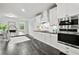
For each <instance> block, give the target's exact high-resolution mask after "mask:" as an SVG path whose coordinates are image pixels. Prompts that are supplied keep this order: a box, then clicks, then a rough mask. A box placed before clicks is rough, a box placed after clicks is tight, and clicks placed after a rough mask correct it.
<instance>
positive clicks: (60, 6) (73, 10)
mask: <svg viewBox="0 0 79 59" xmlns="http://www.w3.org/2000/svg"><path fill="white" fill-rule="evenodd" d="M75 14H79V4H78V3H57V17H58V18H61V17H65V16H67V15H68V16H71V15H75Z"/></svg>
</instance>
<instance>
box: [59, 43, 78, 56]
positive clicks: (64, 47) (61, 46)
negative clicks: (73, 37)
mask: <svg viewBox="0 0 79 59" xmlns="http://www.w3.org/2000/svg"><path fill="white" fill-rule="evenodd" d="M58 49H59V50H60V51H61V52H63V53H66V54H68V55H79V49H77V48H73V47H70V46H67V45H64V44H60V43H58Z"/></svg>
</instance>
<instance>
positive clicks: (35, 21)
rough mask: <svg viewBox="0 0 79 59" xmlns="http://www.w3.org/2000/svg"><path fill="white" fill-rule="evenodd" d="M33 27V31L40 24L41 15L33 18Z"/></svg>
mask: <svg viewBox="0 0 79 59" xmlns="http://www.w3.org/2000/svg"><path fill="white" fill-rule="evenodd" d="M34 23H35V24H34V26H35V29H37V28H38V26H40V23H41V15H38V16H36V17H35V20H34Z"/></svg>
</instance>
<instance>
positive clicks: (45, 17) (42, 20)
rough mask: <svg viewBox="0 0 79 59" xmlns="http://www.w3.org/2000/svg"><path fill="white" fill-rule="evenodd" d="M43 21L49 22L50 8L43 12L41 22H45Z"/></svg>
mask: <svg viewBox="0 0 79 59" xmlns="http://www.w3.org/2000/svg"><path fill="white" fill-rule="evenodd" d="M43 22H48V10H46V11H44V12H43V13H42V19H41V23H43Z"/></svg>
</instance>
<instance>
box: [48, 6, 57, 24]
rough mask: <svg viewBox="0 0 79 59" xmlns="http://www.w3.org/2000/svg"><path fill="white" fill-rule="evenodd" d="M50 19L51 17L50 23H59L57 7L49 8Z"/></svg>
mask: <svg viewBox="0 0 79 59" xmlns="http://www.w3.org/2000/svg"><path fill="white" fill-rule="evenodd" d="M49 19H50V25H57V24H58V20H57V7H55V8H52V9H50V10H49Z"/></svg>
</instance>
